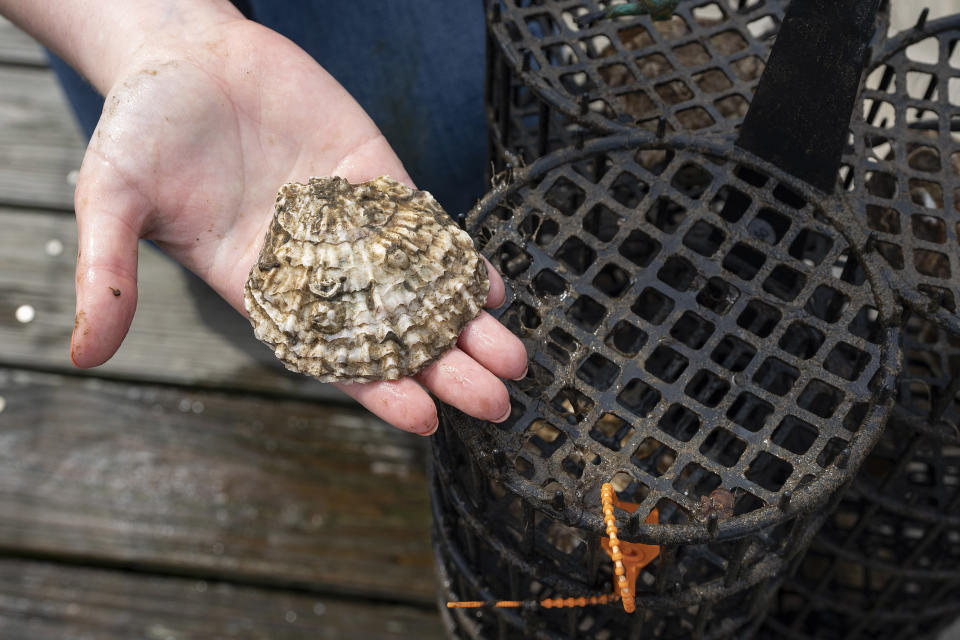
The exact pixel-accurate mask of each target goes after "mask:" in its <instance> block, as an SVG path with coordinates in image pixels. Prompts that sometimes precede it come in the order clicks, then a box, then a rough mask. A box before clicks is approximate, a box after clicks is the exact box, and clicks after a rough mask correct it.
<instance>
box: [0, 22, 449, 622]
mask: <svg viewBox="0 0 960 640" xmlns="http://www.w3.org/2000/svg"><path fill="white" fill-rule="evenodd" d="M83 148H84V141H83V140H82V139H81V137H80V136H79V135H78V133H77V129H76V126H75V124H74V121H73V118H72V116H71V114H70V112H69V109H68V107H67V105H66V103H65V102H64V100H63V97H62V95H61V94H60V91H59V88H58V86H57V84H56V82H55V79H54V77H53V75H52V73H51V72H50V71H49V69H48V68H47V65H46V61H45V59H44V57H43V54H42V52H41V51H40V49H39V47H37V45H36V44H35V43H34V42H33V41H32V40H31V39H30V38H29V37H28V36H26V35H24V34H23V33H21V32H20V31H18V30H17V29H16V28H14V27H13V26H12V25H10V24H9V23H7V22H4V21H2V19H0V638H3V639H4V640H40V639H44V640H46V639H48V638H97V639H113V638H116V639H121V638H123V639H128V638H156V639H166V638H170V639H176V640H184V639H188V638H189V639H193V638H197V639H199V638H203V639H208V638H215V637H226V636H229V637H231V638H234V637H236V638H271V639H286V638H291V639H293V638H296V639H300V638H303V639H306V638H328V637H329V638H334V637H338V638H358V639H367V638H371V639H372V638H425V639H431V638H442V637H444V636H443V632H442V629H441V626H440V623H439V617H438V615H437V613H436V610H435V582H434V574H433V563H432V554H431V549H430V534H429V523H430V519H429V518H430V516H429V500H428V497H427V491H426V473H425V468H426V463H425V460H426V445H427V442H426V441H425V440H423V439H421V438H418V437H415V436H410V435H407V434H402V433H400V432H397V431H395V430H393V429H391V428H389V427H387V426H386V425H385V424H383V423H382V422H379V421H378V420H376V419H374V418H372V417H371V416H370V415H369V414H367V413H365V412H363V411H361V410H359V409H358V408H357V407H356V406H355V405H351V404H349V403H347V402H346V400H345V398H344V397H343V396H341V395H339V394H338V393H337V392H335V391H333V390H332V389H331V388H330V387H327V386H325V385H320V384H318V383H314V382H311V381H310V380H308V379H305V378H302V377H298V376H294V375H292V374H289V373H287V372H286V371H284V370H283V368H282V367H281V366H279V365H278V364H277V363H276V362H275V360H274V359H273V356H272V354H271V353H270V352H269V351H268V350H267V349H266V348H264V347H262V346H261V345H260V344H259V343H257V342H256V341H255V340H254V338H253V336H252V332H251V330H250V328H249V325H248V324H247V322H246V321H245V320H243V319H242V318H241V317H240V316H238V315H237V314H236V313H235V312H234V311H233V310H231V309H230V308H228V307H227V306H226V305H225V304H224V303H223V302H222V301H221V300H220V299H219V298H218V297H217V296H216V295H214V294H213V293H212V292H211V291H210V290H209V289H208V288H207V287H206V286H205V285H204V284H203V283H202V282H200V281H199V280H197V279H196V278H194V277H192V276H191V275H190V274H188V273H187V272H185V271H184V270H183V269H181V268H179V267H178V266H177V265H176V264H174V263H173V262H171V261H169V260H168V259H166V258H165V257H164V256H163V255H162V254H160V253H158V252H157V251H155V250H154V249H152V248H151V247H148V246H143V247H141V257H140V298H139V304H138V309H137V316H136V319H135V321H134V324H133V327H132V329H131V331H130V334H129V335H128V337H127V340H126V342H125V343H124V345H123V346H122V347H121V349H120V351H119V353H118V354H117V356H116V357H115V358H113V359H112V360H111V361H110V362H109V363H107V364H106V365H104V366H102V367H99V368H97V369H94V370H91V371H80V370H77V369H74V368H73V366H72V365H71V363H70V359H69V356H68V347H69V342H70V333H71V331H72V329H73V311H74V293H73V269H74V262H75V256H76V224H75V222H74V219H73V212H72V203H73V183H72V180H73V177H74V176H75V175H76V173H75V171H76V170H77V169H78V168H79V166H80V161H81V158H82V156H83ZM25 305H28V306H29V307H32V309H33V310H34V317H33V319H32V320H31V321H30V322H26V323H24V322H20V321H18V320H17V310H18V309H19V308H21V307H23V306H25ZM174 327H176V328H174Z"/></svg>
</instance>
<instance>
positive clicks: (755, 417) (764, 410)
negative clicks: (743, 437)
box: [727, 391, 773, 431]
mask: <svg viewBox="0 0 960 640" xmlns="http://www.w3.org/2000/svg"><path fill="white" fill-rule="evenodd" d="M772 413H773V405H771V404H770V403H769V402H766V401H764V400H761V399H760V398H758V397H757V396H755V395H753V394H752V393H750V392H749V391H744V392H742V393H741V394H740V395H739V396H737V399H736V400H734V401H733V404H731V405H730V408H729V409H728V410H727V417H728V418H730V420H732V421H733V422H735V423H737V424H738V425H740V426H741V427H743V428H744V429H747V430H748V431H760V429H762V428H763V425H764V424H766V422H767V418H769V417H770V415H771V414H772Z"/></svg>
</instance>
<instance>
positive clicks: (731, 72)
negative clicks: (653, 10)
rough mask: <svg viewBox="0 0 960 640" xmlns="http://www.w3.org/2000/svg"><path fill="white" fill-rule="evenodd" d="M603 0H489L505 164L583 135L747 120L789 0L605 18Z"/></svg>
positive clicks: (495, 143)
mask: <svg viewBox="0 0 960 640" xmlns="http://www.w3.org/2000/svg"><path fill="white" fill-rule="evenodd" d="M609 5H610V3H608V2H603V1H599V2H598V1H597V0H578V1H569V0H487V1H486V2H485V7H486V11H487V36H488V41H487V89H486V92H487V122H488V130H489V139H490V145H491V149H490V158H491V159H492V160H493V161H494V165H495V169H497V170H500V169H502V168H504V166H505V165H510V166H513V167H516V166H519V165H520V164H523V163H524V162H526V163H529V162H531V161H532V160H533V159H534V158H537V157H539V156H542V155H544V154H545V153H547V152H549V151H552V150H554V149H557V148H561V147H565V146H570V145H572V144H573V143H574V142H575V141H576V140H577V139H578V138H583V137H584V136H595V135H597V134H598V133H611V132H628V131H631V130H635V129H637V128H646V129H650V130H657V129H658V128H659V129H661V130H663V131H666V132H670V131H682V130H699V131H712V132H717V131H727V130H732V129H733V127H734V125H735V124H737V123H739V122H741V121H742V119H743V116H744V114H746V111H747V107H748V104H749V100H750V98H751V96H752V95H753V90H754V88H755V86H756V83H757V80H758V79H759V78H760V75H761V74H762V73H763V69H764V61H765V60H766V58H767V54H768V53H769V49H770V45H771V44H772V42H773V38H774V36H775V34H776V31H777V29H778V27H779V25H780V22H781V19H782V17H783V12H784V8H785V6H786V5H787V1H786V0H702V1H687V2H681V3H680V5H679V6H678V7H677V9H676V11H675V15H674V16H673V18H672V19H671V20H667V21H654V20H652V19H651V18H650V17H648V16H633V17H621V18H613V19H598V20H596V21H594V22H592V23H584V22H583V18H584V16H586V15H589V14H593V13H596V12H597V11H599V10H601V9H603V8H606V7H608V6H609Z"/></svg>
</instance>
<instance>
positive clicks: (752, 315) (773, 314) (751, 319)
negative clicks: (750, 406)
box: [737, 300, 781, 338]
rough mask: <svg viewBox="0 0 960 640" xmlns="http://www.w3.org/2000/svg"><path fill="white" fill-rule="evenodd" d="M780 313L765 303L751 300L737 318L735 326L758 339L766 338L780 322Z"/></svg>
mask: <svg viewBox="0 0 960 640" xmlns="http://www.w3.org/2000/svg"><path fill="white" fill-rule="evenodd" d="M780 318H781V314H780V312H779V311H778V310H777V309H776V308H774V307H771V306H770V305H768V304H766V303H765V302H760V301H759V300H751V301H750V302H748V303H747V306H746V307H744V309H743V313H741V314H740V316H739V317H738V318H737V325H738V326H740V327H743V328H744V329H746V330H747V331H749V332H750V333H753V334H755V335H756V336H757V337H759V338H766V337H767V336H769V335H770V333H771V332H772V331H773V330H774V328H775V327H776V326H777V323H779V322H780Z"/></svg>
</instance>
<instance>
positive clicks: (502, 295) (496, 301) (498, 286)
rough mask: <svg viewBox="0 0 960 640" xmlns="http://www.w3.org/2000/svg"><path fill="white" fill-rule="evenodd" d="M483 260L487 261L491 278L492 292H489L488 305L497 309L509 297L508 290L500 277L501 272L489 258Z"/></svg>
mask: <svg viewBox="0 0 960 640" xmlns="http://www.w3.org/2000/svg"><path fill="white" fill-rule="evenodd" d="M483 261H484V262H485V263H487V277H488V278H489V279H490V292H489V293H488V294H487V306H488V307H490V308H491V309H496V308H497V307H499V306H500V305H502V304H503V301H504V300H505V299H506V297H507V293H506V290H505V289H504V286H503V278H501V277H500V274H499V273H497V270H496V269H494V268H493V265H492V264H490V261H489V260H487V259H486V258H484V259H483Z"/></svg>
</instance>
